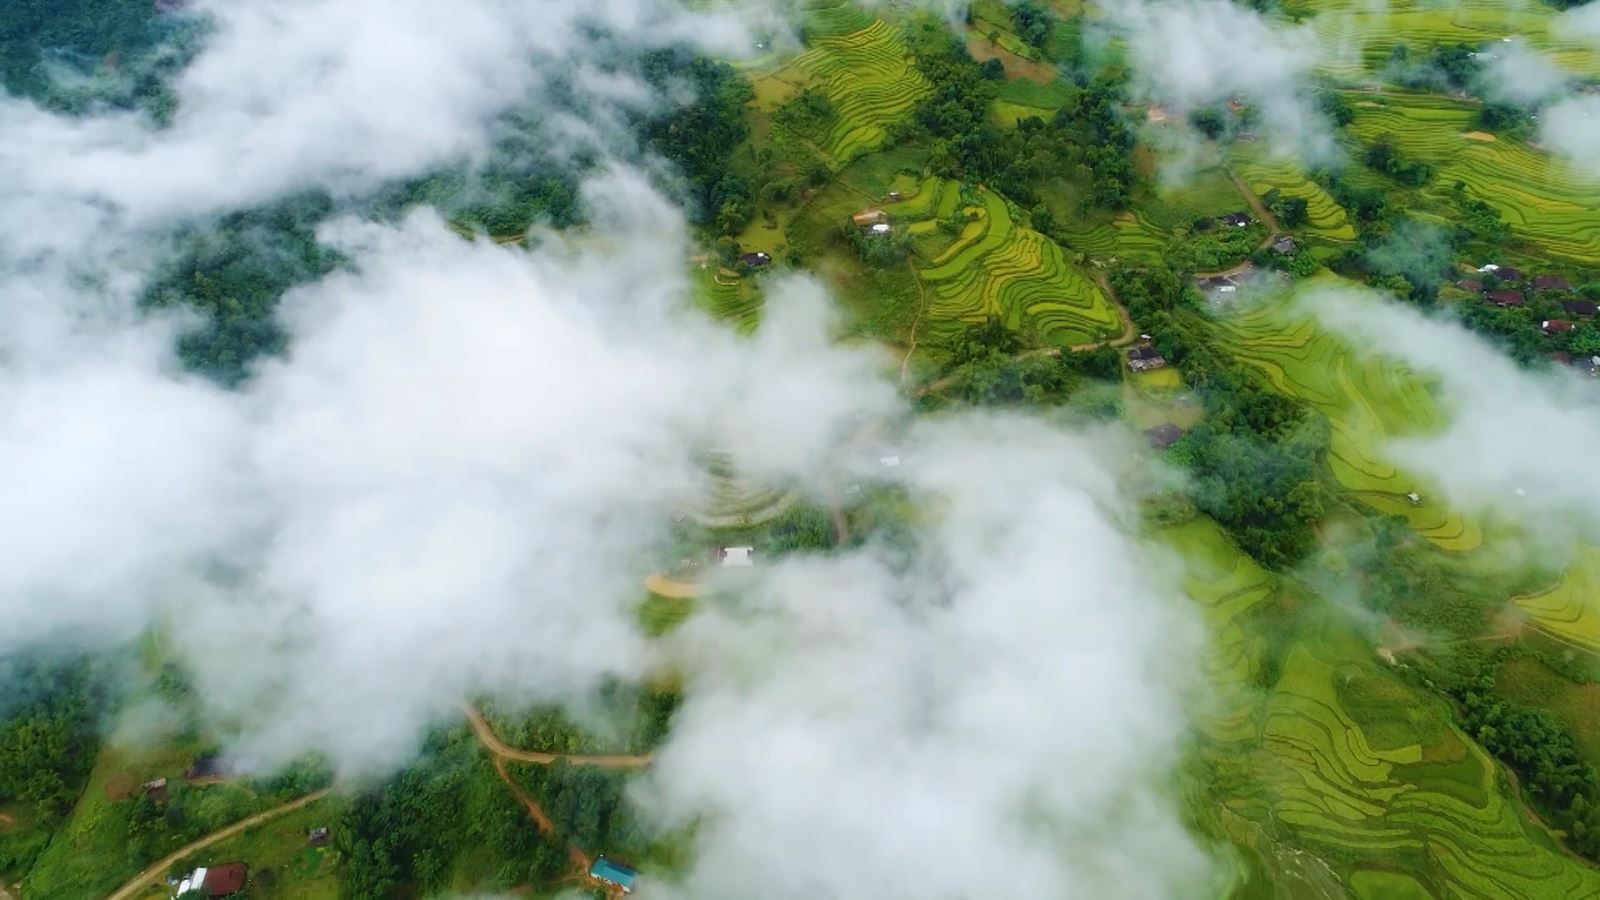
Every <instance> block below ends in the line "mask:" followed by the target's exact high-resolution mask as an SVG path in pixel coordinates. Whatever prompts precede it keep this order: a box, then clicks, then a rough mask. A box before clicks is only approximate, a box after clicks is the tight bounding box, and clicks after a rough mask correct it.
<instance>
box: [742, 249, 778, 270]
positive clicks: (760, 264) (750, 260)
mask: <svg viewBox="0 0 1600 900" xmlns="http://www.w3.org/2000/svg"><path fill="white" fill-rule="evenodd" d="M739 261H740V262H742V263H744V264H745V265H747V266H749V267H750V268H752V269H760V268H764V267H766V266H770V265H772V257H771V256H768V255H767V254H765V253H762V252H761V251H760V250H757V251H755V252H754V253H746V254H744V255H742V256H740V257H739Z"/></svg>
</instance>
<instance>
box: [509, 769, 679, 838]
mask: <svg viewBox="0 0 1600 900" xmlns="http://www.w3.org/2000/svg"><path fill="white" fill-rule="evenodd" d="M516 776H517V778H518V780H519V781H520V782H521V783H522V784H523V785H524V786H525V787H527V788H528V789H529V792H530V793H531V794H532V795H533V796H534V797H535V798H536V799H537V800H538V801H539V805H540V806H542V807H543V808H544V811H545V813H546V814H547V815H548V816H550V821H552V822H554V823H555V826H556V831H557V832H559V833H560V834H561V835H562V836H563V837H564V838H565V839H567V840H569V841H571V842H572V843H574V844H577V845H578V846H579V847H581V848H583V849H584V850H585V851H587V852H590V853H610V854H616V855H618V856H622V857H625V858H627V857H638V856H640V855H641V854H643V853H644V852H645V851H646V850H647V849H648V846H649V839H648V835H647V833H646V831H645V829H644V827H643V825H642V824H641V823H640V822H639V821H638V820H637V819H636V818H635V816H634V813H633V808H632V807H631V806H630V805H629V804H628V803H627V802H626V801H625V800H624V798H623V791H624V790H625V789H626V788H627V784H628V775H627V773H626V772H624V771H620V770H617V769H602V768H600V767H598V766H573V765H568V764H567V763H565V762H557V763H555V764H554V765H549V766H529V767H524V768H523V769H520V770H518V771H517V773H516Z"/></svg>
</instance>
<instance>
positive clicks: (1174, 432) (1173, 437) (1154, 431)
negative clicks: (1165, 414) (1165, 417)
mask: <svg viewBox="0 0 1600 900" xmlns="http://www.w3.org/2000/svg"><path fill="white" fill-rule="evenodd" d="M1181 437H1183V429H1182V428H1179V427H1178V426H1176V425H1174V424H1172V423H1171V422H1166V423H1164V424H1161V425H1157V426H1156V427H1154V428H1146V429H1145V430H1144V439H1145V440H1146V441H1148V442H1149V443H1150V446H1151V447H1153V448H1154V449H1156V450H1165V449H1167V448H1168V447H1171V446H1172V445H1173V444H1176V443H1177V442H1178V438H1181Z"/></svg>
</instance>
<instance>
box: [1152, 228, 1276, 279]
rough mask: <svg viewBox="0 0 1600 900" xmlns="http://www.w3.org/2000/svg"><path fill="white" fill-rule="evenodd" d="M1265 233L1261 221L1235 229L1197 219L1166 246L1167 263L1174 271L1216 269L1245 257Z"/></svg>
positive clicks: (1188, 271)
mask: <svg viewBox="0 0 1600 900" xmlns="http://www.w3.org/2000/svg"><path fill="white" fill-rule="evenodd" d="M1266 233H1267V232H1266V227H1265V226H1264V225H1261V224H1260V223H1253V224H1251V225H1250V226H1249V227H1246V228H1238V227H1235V226H1231V225H1222V224H1219V223H1218V222H1217V221H1216V220H1214V219H1210V218H1204V219H1200V220H1198V221H1196V222H1195V223H1194V224H1193V225H1191V226H1190V227H1189V233H1188V235H1186V236H1185V237H1184V238H1183V239H1182V240H1180V241H1178V242H1177V243H1175V244H1173V245H1172V246H1170V247H1168V248H1167V253H1166V263H1167V266H1168V267H1169V268H1171V269H1173V270H1174V271H1177V272H1183V273H1193V272H1215V271H1218V270H1220V269H1225V268H1227V267H1228V266H1231V265H1234V264H1235V263H1238V262H1239V261H1241V260H1243V259H1245V258H1246V257H1248V256H1249V255H1250V253H1251V251H1253V250H1255V248H1256V247H1257V246H1258V245H1259V244H1260V243H1261V239H1262V238H1263V237H1265V236H1266Z"/></svg>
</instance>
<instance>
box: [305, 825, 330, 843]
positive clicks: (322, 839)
mask: <svg viewBox="0 0 1600 900" xmlns="http://www.w3.org/2000/svg"><path fill="white" fill-rule="evenodd" d="M328 840H329V834H328V826H326V825H321V826H318V827H316V828H313V829H311V830H310V831H308V832H306V843H307V844H310V845H311V846H313V847H326V846H328Z"/></svg>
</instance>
